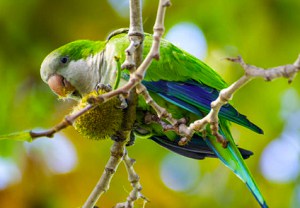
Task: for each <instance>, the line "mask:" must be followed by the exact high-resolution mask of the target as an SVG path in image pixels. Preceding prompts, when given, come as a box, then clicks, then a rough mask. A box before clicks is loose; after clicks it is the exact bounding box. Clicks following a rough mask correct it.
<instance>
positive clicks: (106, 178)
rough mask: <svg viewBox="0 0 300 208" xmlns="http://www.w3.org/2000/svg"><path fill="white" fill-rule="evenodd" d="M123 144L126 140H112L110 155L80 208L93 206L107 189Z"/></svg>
mask: <svg viewBox="0 0 300 208" xmlns="http://www.w3.org/2000/svg"><path fill="white" fill-rule="evenodd" d="M125 144H126V140H125V141H122V142H116V141H115V142H114V144H113V145H112V147H111V149H110V152H111V156H110V158H109V160H108V162H107V164H106V166H105V169H104V172H103V174H102V176H101V178H100V179H99V181H98V183H97V184H96V186H95V188H94V189H93V191H92V193H91V194H90V196H89V197H88V199H87V200H86V202H85V203H84V205H83V206H82V208H93V207H94V206H95V204H96V203H97V201H98V199H99V198H100V197H101V195H102V194H103V193H104V192H106V191H107V190H108V189H109V184H110V182H111V179H112V177H113V176H114V173H115V172H116V170H117V168H118V166H119V164H120V163H121V161H122V158H123V155H124V152H125Z"/></svg>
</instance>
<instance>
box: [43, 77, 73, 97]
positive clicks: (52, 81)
mask: <svg viewBox="0 0 300 208" xmlns="http://www.w3.org/2000/svg"><path fill="white" fill-rule="evenodd" d="M48 85H49V87H50V88H51V90H52V91H53V92H54V93H55V94H57V95H59V96H61V97H67V96H68V95H69V94H72V93H73V92H74V91H76V89H75V87H73V86H72V85H71V83H70V82H68V81H67V80H66V79H65V78H64V77H63V76H61V75H59V74H53V75H52V76H51V77H50V78H49V79H48Z"/></svg>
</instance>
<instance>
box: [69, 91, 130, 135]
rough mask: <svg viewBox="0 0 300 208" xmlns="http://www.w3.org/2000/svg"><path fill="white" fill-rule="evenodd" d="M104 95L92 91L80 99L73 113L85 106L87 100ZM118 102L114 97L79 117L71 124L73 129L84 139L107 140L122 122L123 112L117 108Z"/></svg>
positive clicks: (118, 128)
mask: <svg viewBox="0 0 300 208" xmlns="http://www.w3.org/2000/svg"><path fill="white" fill-rule="evenodd" d="M104 93H106V92H105V91H104V90H99V91H98V93H97V92H95V91H93V92H91V93H90V94H89V95H87V96H85V97H83V98H82V100H81V101H80V102H79V104H78V105H77V106H76V107H75V108H74V110H73V112H76V111H78V110H79V109H81V108H83V107H85V106H86V105H87V98H88V97H90V96H97V95H99V94H104ZM120 104H121V102H120V100H119V99H118V98H117V97H115V98H113V99H111V100H109V101H107V102H105V103H103V104H101V105H99V106H98V107H96V108H95V109H93V110H91V111H89V112H87V113H85V114H84V115H82V116H80V117H79V118H78V119H77V120H76V121H75V122H74V124H73V126H74V128H75V129H76V130H77V131H78V132H79V133H80V134H81V135H83V136H84V137H86V138H88V139H96V140H99V139H107V138H110V137H111V136H112V135H114V134H115V133H116V131H118V130H120V128H121V125H122V121H123V116H124V114H123V110H122V109H121V108H118V106H120Z"/></svg>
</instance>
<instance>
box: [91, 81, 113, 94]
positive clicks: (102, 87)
mask: <svg viewBox="0 0 300 208" xmlns="http://www.w3.org/2000/svg"><path fill="white" fill-rule="evenodd" d="M95 90H96V91H97V92H99V91H100V90H104V91H105V92H110V91H112V87H111V86H110V85H109V84H102V83H98V84H97V85H96V87H95Z"/></svg>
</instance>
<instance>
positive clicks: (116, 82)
mask: <svg viewBox="0 0 300 208" xmlns="http://www.w3.org/2000/svg"><path fill="white" fill-rule="evenodd" d="M151 44H152V36H151V35H150V34H145V39H144V49H143V56H145V55H146V54H147V53H148V52H149V50H150V47H151ZM128 45H129V41H128V36H127V31H126V30H123V31H122V30H119V31H118V32H114V33H113V34H112V35H110V36H109V38H108V39H107V40H106V41H90V40H78V41H74V42H71V43H68V44H66V45H64V46H62V47H60V48H58V49H56V50H54V51H53V52H51V53H50V54H49V55H48V56H47V57H46V58H45V59H44V61H43V63H42V65H41V77H42V79H43V81H44V82H46V83H48V85H49V86H50V88H51V89H52V91H53V92H54V93H56V94H57V95H58V96H59V97H63V98H72V99H75V100H81V99H82V98H84V97H86V96H87V95H89V93H91V92H92V91H94V90H95V89H97V87H98V86H99V85H101V86H107V87H109V86H111V88H112V89H117V88H118V87H121V86H122V85H124V83H126V82H127V80H128V79H129V72H128V71H127V70H122V69H121V67H120V66H121V64H122V63H123V62H124V60H125V52H124V51H125V49H126V48H127V47H128ZM142 84H143V85H145V86H146V88H147V90H148V92H149V93H150V95H151V96H152V98H153V99H154V100H155V101H156V102H157V103H158V104H159V105H160V106H162V107H164V108H166V109H167V110H168V112H170V113H171V114H172V116H173V117H174V118H176V119H180V118H185V119H186V120H187V121H188V123H190V122H193V121H195V120H197V119H200V118H202V117H203V116H204V115H206V114H207V113H208V112H209V110H210V103H211V102H212V101H213V100H215V99H216V98H217V96H218V93H219V91H220V90H221V89H223V88H225V87H226V86H227V84H226V83H225V82H224V80H223V79H222V78H221V77H220V76H219V75H218V74H217V73H216V72H215V71H214V70H213V69H211V68H210V67H209V66H208V65H206V64H205V63H203V62H202V61H200V60H199V59H197V58H196V57H194V56H192V55H190V54H189V53H187V52H185V51H183V50H181V49H180V48H178V47H176V46H174V45H173V44H172V43H170V42H168V41H166V40H161V47H160V59H159V61H153V62H152V64H151V66H150V67H149V68H148V70H147V72H146V75H145V78H144V80H143V81H142ZM102 93H103V91H102ZM104 93H105V91H104ZM110 107H111V108H116V105H115V104H114V105H110ZM105 111H106V110H104V112H105ZM149 115H150V117H151V116H152V117H153V116H154V117H155V112H154V111H153V109H152V108H151V107H150V106H148V105H147V104H146V102H145V101H144V100H143V98H142V97H141V96H139V97H138V105H137V108H136V122H135V124H134V125H133V128H132V132H133V134H134V135H135V137H137V138H138V137H143V138H149V139H151V140H153V141H155V142H156V143H158V144H159V145H161V146H163V147H165V148H167V149H169V150H171V151H173V152H176V153H178V154H180V155H183V156H186V157H190V158H194V159H204V158H206V157H213V158H219V159H220V160H221V161H222V162H223V163H224V164H225V165H226V166H227V167H228V168H229V169H231V170H232V171H233V172H234V173H235V174H236V175H237V176H238V177H239V178H240V179H241V180H242V181H243V182H244V183H246V185H247V186H248V188H249V189H250V191H251V192H252V193H253V195H254V196H255V198H256V200H257V201H258V203H259V204H260V205H261V207H267V204H266V202H265V200H264V198H263V196H262V194H261V192H260V190H259V188H258V186H257V184H256V183H255V181H254V179H253V177H252V175H251V173H250V171H249V170H248V168H247V166H246V164H245V163H244V159H246V158H248V157H249V156H251V155H252V152H251V151H248V150H245V149H242V148H238V147H237V146H236V144H235V142H234V140H233V138H232V135H231V133H230V129H229V122H235V123H237V124H239V125H242V126H244V127H246V128H248V129H250V130H252V131H254V132H257V133H260V134H261V133H263V132H262V130H261V129H260V128H259V127H258V126H256V125H255V124H253V123H251V122H250V121H249V120H248V119H247V118H246V116H244V115H242V114H240V113H239V112H238V111H237V110H236V109H235V108H233V107H232V105H230V104H227V105H225V106H223V107H222V109H221V111H220V114H219V121H220V124H219V127H220V128H219V129H220V130H219V131H220V134H222V135H223V136H224V138H226V140H227V141H228V146H227V147H226V148H224V147H222V145H221V144H220V143H218V142H217V141H216V138H215V137H214V136H212V135H211V134H210V132H209V130H208V132H207V133H206V135H205V138H203V137H204V136H203V135H202V134H201V133H195V134H194V136H193V137H192V139H191V141H190V142H189V143H188V144H187V145H184V146H180V145H178V141H179V140H180V137H179V136H178V135H177V134H176V133H175V132H173V131H164V130H163V128H162V127H161V125H160V124H158V122H154V121H153V120H155V119H153V120H152V121H151V119H150V121H149ZM147 118H148V119H147ZM101 119H107V120H109V119H110V117H107V118H101ZM115 119H116V118H115ZM96 120H97V119H96ZM93 123H97V121H94V120H93ZM188 123H187V124H188ZM110 126H111V125H109V126H108V127H107V128H109V127H110ZM114 128H115V129H114V130H112V131H110V132H109V133H107V134H108V136H113V135H109V134H113V133H114V132H115V131H117V129H116V128H117V127H114ZM202 136H203V137H202Z"/></svg>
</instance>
